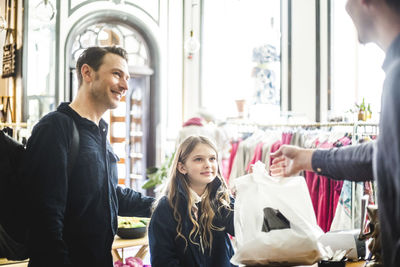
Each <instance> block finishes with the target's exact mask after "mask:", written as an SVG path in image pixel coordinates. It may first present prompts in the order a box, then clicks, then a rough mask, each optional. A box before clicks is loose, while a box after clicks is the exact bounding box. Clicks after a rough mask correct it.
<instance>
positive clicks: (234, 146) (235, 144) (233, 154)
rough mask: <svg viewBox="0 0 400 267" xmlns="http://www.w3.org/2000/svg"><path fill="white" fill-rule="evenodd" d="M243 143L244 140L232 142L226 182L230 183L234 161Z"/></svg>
mask: <svg viewBox="0 0 400 267" xmlns="http://www.w3.org/2000/svg"><path fill="white" fill-rule="evenodd" d="M241 141H242V140H238V141H233V142H231V154H230V156H229V162H228V175H227V176H226V181H229V177H230V176H231V172H232V166H233V161H234V160H235V157H236V152H237V150H238V147H239V144H240V142H241Z"/></svg>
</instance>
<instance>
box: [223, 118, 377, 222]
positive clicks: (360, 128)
mask: <svg viewBox="0 0 400 267" xmlns="http://www.w3.org/2000/svg"><path fill="white" fill-rule="evenodd" d="M227 124H233V125H237V126H247V127H255V128H299V127H300V128H332V127H352V134H353V138H354V141H355V142H354V143H358V140H359V137H360V136H363V135H364V134H371V133H372V134H374V135H378V129H379V124H378V123H376V122H364V121H357V122H327V123H319V122H314V123H278V124H274V123H273V124H259V123H255V122H251V121H246V120H244V119H230V120H228V121H227ZM367 127H369V128H367ZM371 129H372V131H371ZM367 130H368V131H367ZM351 194H352V198H351V199H352V201H354V199H355V183H354V182H353V183H352V189H351ZM354 219H355V208H354V203H352V205H351V225H352V226H354Z"/></svg>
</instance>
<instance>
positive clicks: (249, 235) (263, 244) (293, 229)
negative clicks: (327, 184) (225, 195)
mask: <svg viewBox="0 0 400 267" xmlns="http://www.w3.org/2000/svg"><path fill="white" fill-rule="evenodd" d="M234 188H235V189H236V200H235V215H234V216H235V217H234V223H235V238H236V245H237V251H236V252H235V255H234V256H233V257H232V259H231V262H232V263H233V264H246V265H255V264H269V265H275V264H279V265H281V266H282V265H310V264H313V263H315V262H317V261H318V260H320V258H321V254H320V250H319V248H318V242H317V240H318V238H319V237H320V236H321V235H322V234H323V232H322V230H321V228H320V227H319V226H318V225H317V221H316V218H315V213H314V210H313V207H312V203H311V198H310V194H309V192H308V189H307V185H306V182H305V180H304V177H300V176H297V177H290V178H275V177H271V176H269V175H267V173H266V170H265V166H264V164H262V163H261V162H257V163H256V164H255V165H254V168H253V173H251V174H248V175H246V176H242V177H239V178H237V179H235V180H234ZM264 214H265V216H267V217H264ZM268 216H271V218H269V217H268ZM266 221H267V222H266ZM266 224H267V225H266ZM263 229H264V231H263ZM265 230H268V232H266V231H265Z"/></svg>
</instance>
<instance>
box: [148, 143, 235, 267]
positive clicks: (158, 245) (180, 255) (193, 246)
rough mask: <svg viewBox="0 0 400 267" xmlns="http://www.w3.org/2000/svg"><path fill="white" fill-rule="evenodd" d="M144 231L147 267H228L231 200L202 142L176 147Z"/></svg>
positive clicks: (214, 160) (214, 152)
mask: <svg viewBox="0 0 400 267" xmlns="http://www.w3.org/2000/svg"><path fill="white" fill-rule="evenodd" d="M155 206H156V208H155V210H154V213H153V215H152V219H151V221H150V226H149V243H150V255H151V265H152V266H153V267H158V266H163V267H164V266H182V267H183V266H185V267H186V266H216V267H217V266H218V267H225V266H229V267H230V266H233V265H231V263H230V258H231V257H232V255H233V248H232V244H231V242H230V239H229V236H228V233H229V234H231V235H233V234H234V230H233V229H234V228H233V199H232V198H231V197H230V195H229V190H228V188H227V186H226V184H225V182H224V179H223V178H222V176H221V173H220V169H219V166H218V160H217V150H216V148H215V146H214V145H213V144H212V142H211V141H210V140H209V139H207V138H206V137H202V136H190V137H188V138H187V139H185V141H183V143H182V144H181V145H180V146H179V147H178V150H177V152H176V154H175V157H174V161H173V164H172V166H171V169H170V175H169V180H168V183H167V185H166V188H165V190H164V194H162V197H161V198H160V199H159V200H158V201H157V202H156V204H155Z"/></svg>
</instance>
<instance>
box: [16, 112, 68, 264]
mask: <svg viewBox="0 0 400 267" xmlns="http://www.w3.org/2000/svg"><path fill="white" fill-rule="evenodd" d="M61 124H62V122H60V121H59V120H57V119H55V118H51V119H49V118H47V119H46V120H42V121H41V122H39V124H38V125H37V126H36V127H35V128H34V130H33V131H32V135H31V137H30V138H29V141H28V144H27V150H26V154H25V159H24V169H23V177H24V179H25V180H24V185H25V186H24V187H25V190H26V192H27V194H28V196H27V197H28V199H27V200H28V201H27V205H28V206H29V210H28V215H27V216H28V218H27V220H28V221H29V228H30V232H29V249H30V253H31V255H32V256H31V257H32V258H35V260H36V262H38V263H39V262H40V264H42V265H41V266H47V264H48V263H49V262H51V263H52V264H53V265H57V266H69V264H71V263H70V259H69V252H68V249H67V246H66V244H65V242H64V240H63V229H64V215H65V210H66V203H67V192H68V179H67V158H68V156H67V154H68V150H69V138H68V137H69V136H68V134H69V133H67V132H65V129H68V127H65V126H64V127H62V126H61ZM70 129H71V128H70Z"/></svg>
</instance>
